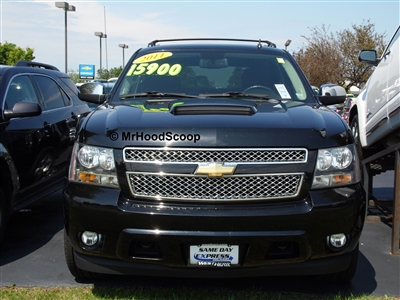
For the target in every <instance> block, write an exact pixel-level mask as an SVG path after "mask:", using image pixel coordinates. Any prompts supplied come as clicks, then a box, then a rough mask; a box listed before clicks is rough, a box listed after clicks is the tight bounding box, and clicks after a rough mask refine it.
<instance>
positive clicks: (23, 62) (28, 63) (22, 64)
mask: <svg viewBox="0 0 400 300" xmlns="http://www.w3.org/2000/svg"><path fill="white" fill-rule="evenodd" d="M14 66H18V67H32V68H40V69H48V70H54V71H60V70H59V69H57V68H56V67H54V66H52V65H47V64H43V63H39V62H34V61H26V60H20V61H17V62H16V63H15V64H14Z"/></svg>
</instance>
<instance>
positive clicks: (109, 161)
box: [69, 143, 119, 188]
mask: <svg viewBox="0 0 400 300" xmlns="http://www.w3.org/2000/svg"><path fill="white" fill-rule="evenodd" d="M69 180H71V181H77V182H84V183H91V184H99V185H105V186H109V187H116V188H118V186H119V185H118V179H117V174H116V170H115V160H114V153H113V150H112V149H108V148H102V147H94V146H83V145H80V144H78V143H75V145H74V149H73V152H72V158H71V165H70V169H69Z"/></svg>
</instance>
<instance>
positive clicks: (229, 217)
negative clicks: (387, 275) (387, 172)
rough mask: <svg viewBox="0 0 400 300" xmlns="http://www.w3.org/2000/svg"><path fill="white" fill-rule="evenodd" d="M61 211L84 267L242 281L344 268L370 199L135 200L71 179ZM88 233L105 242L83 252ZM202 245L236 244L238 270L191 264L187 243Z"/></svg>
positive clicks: (352, 190) (350, 194) (349, 194)
mask: <svg viewBox="0 0 400 300" xmlns="http://www.w3.org/2000/svg"><path fill="white" fill-rule="evenodd" d="M64 206H65V229H66V231H67V234H68V237H69V239H70V241H71V244H72V246H73V248H74V250H75V262H76V265H77V267H79V268H81V269H82V270H87V271H91V272H97V273H109V274H126V275H149V276H155V275H159V274H163V273H160V272H162V271H167V272H168V273H167V274H168V276H178V277H180V276H185V277H186V276H187V277H210V276H211V277H245V276H267V275H312V274H328V273H336V272H340V271H343V270H345V269H346V268H347V267H348V266H349V263H350V260H351V251H352V250H354V249H355V248H356V246H357V244H358V240H359V237H360V235H361V230H362V227H363V223H364V218H365V210H366V201H365V195H364V193H363V189H362V187H361V185H360V184H357V185H354V186H350V187H345V188H336V189H326V190H320V191H311V192H310V193H309V195H308V196H307V197H306V198H305V199H301V200H297V201H282V203H278V202H274V203H252V204H251V203H245V204H227V205H220V204H219V205H210V204H202V205H196V206H195V205H193V204H186V205H185V204H182V203H180V204H168V203H163V204H161V203H154V202H150V201H141V200H132V199H127V198H125V197H124V196H123V195H122V193H121V191H119V190H113V189H106V188H102V187H94V186H88V185H84V184H80V183H72V182H71V183H69V184H68V185H67V188H66V189H65V191H64ZM83 231H94V232H97V233H100V234H101V235H102V242H101V243H100V244H98V245H96V246H95V247H85V246H84V245H83V244H82V243H81V242H80V235H81V233H82V232H83ZM337 233H345V234H346V236H347V237H348V242H347V244H346V246H345V247H343V248H341V249H339V250H333V249H331V248H330V247H329V246H328V245H327V242H326V238H327V237H328V236H330V235H332V234H337ZM200 244H225V245H238V246H239V253H238V256H239V263H238V265H235V266H231V267H223V268H220V267H212V266H191V265H189V257H190V255H189V253H190V251H189V248H190V245H200Z"/></svg>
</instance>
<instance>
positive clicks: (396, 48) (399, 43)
mask: <svg viewBox="0 0 400 300" xmlns="http://www.w3.org/2000/svg"><path fill="white" fill-rule="evenodd" d="M386 52H387V53H388V54H387V55H386V59H387V60H388V62H389V65H390V66H389V72H388V77H387V78H388V80H387V85H388V86H387V90H386V95H387V116H388V119H389V122H390V127H391V128H392V129H395V128H398V127H400V26H399V27H398V28H397V31H396V33H395V34H394V37H393V39H392V40H391V42H390V44H389V46H388V48H387V50H386Z"/></svg>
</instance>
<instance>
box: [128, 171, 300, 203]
mask: <svg viewBox="0 0 400 300" xmlns="http://www.w3.org/2000/svg"><path fill="white" fill-rule="evenodd" d="M126 176H127V181H128V185H129V187H130V190H131V193H132V195H133V196H134V197H135V198H143V199H144V198H145V199H153V200H158V201H161V200H173V201H180V202H213V203H215V202H239V201H260V200H276V199H279V200H280V199H286V198H294V197H296V196H298V194H299V192H300V191H301V187H302V183H303V179H304V173H274V174H240V175H226V176H223V177H218V178H216V177H209V176H207V175H192V174H185V175H183V174H169V173H145V172H127V173H126Z"/></svg>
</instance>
